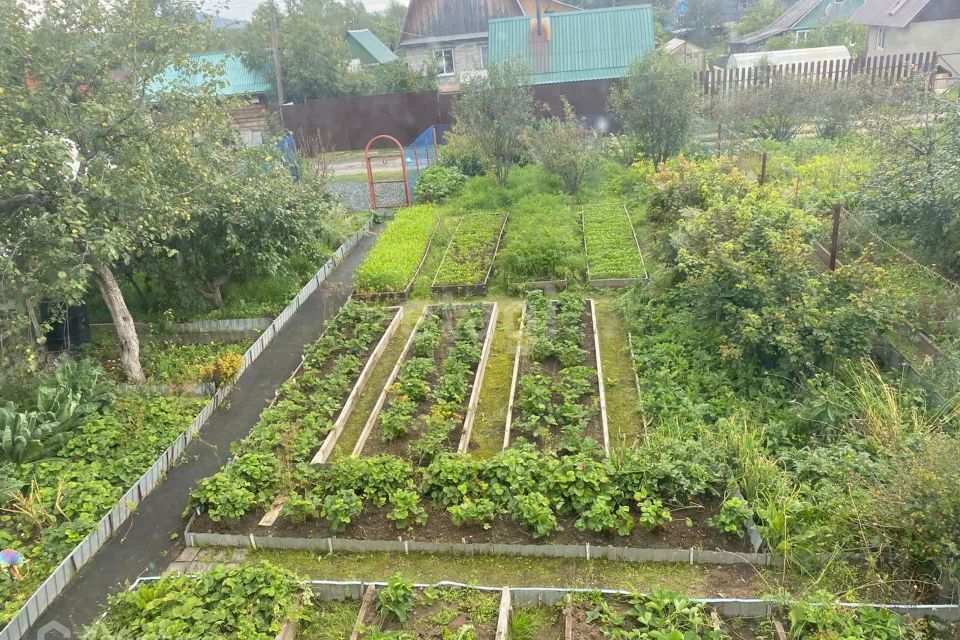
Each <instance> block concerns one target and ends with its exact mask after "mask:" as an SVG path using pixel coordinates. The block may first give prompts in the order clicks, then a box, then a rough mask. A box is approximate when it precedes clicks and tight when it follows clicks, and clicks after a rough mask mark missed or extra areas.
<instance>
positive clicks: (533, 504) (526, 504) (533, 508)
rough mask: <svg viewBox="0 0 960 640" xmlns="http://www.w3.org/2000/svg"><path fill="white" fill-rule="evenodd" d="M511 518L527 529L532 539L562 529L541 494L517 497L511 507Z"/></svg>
mask: <svg viewBox="0 0 960 640" xmlns="http://www.w3.org/2000/svg"><path fill="white" fill-rule="evenodd" d="M513 517H514V519H516V520H519V521H520V522H522V523H523V524H525V525H526V526H527V527H529V528H530V529H531V530H532V532H533V537H534V538H542V537H544V536H548V535H550V534H551V533H553V532H555V531H560V530H561V529H562V527H561V526H560V523H559V522H557V516H556V514H554V512H553V509H552V508H551V507H550V501H549V500H548V499H547V497H546V496H545V495H543V494H542V493H531V494H529V495H525V496H518V497H517V498H516V501H515V502H514V505H513Z"/></svg>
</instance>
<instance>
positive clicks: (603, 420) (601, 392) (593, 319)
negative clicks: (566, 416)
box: [503, 298, 610, 455]
mask: <svg viewBox="0 0 960 640" xmlns="http://www.w3.org/2000/svg"><path fill="white" fill-rule="evenodd" d="M586 302H587V303H588V306H589V312H590V326H589V331H585V332H584V334H585V335H584V339H585V340H586V341H588V342H589V343H592V347H593V357H594V360H595V362H596V365H595V367H594V368H595V369H596V372H597V376H596V377H597V381H596V382H597V398H598V400H599V418H600V435H601V438H600V440H601V444H602V445H603V449H604V451H605V452H606V453H607V455H610V428H609V425H608V423H607V399H606V391H605V389H604V385H603V363H602V362H601V359H600V336H599V333H598V331H597V311H596V304H595V302H594V300H593V299H592V298H590V299H588V300H587V301H586ZM526 319H527V305H526V304H524V307H523V312H522V314H521V319H520V336H519V339H518V341H517V351H516V355H515V357H514V361H513V375H512V378H511V381H510V402H509V405H508V408H507V420H506V425H505V427H504V433H503V448H504V449H506V448H508V447H509V446H510V444H511V439H512V429H513V423H514V420H515V418H514V415H513V413H514V406H515V404H516V396H517V383H518V381H519V379H520V377H521V376H522V373H523V372H521V362H522V361H523V357H524V353H523V351H524V349H523V347H524V336H525V329H526Z"/></svg>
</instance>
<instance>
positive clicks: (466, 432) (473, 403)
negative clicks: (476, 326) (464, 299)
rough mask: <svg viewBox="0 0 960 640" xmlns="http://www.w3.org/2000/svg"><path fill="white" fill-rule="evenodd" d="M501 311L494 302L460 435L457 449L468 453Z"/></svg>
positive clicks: (498, 305)
mask: <svg viewBox="0 0 960 640" xmlns="http://www.w3.org/2000/svg"><path fill="white" fill-rule="evenodd" d="M499 312H500V304H499V303H497V302H494V303H493V310H492V311H491V312H490V321H489V322H488V323H487V335H486V337H485V339H484V341H483V351H481V353H480V363H479V364H478V365H477V373H476V375H475V376H474V378H473V389H472V390H471V391H470V402H469V404H467V414H466V416H465V417H464V419H463V431H462V432H461V435H460V445H459V446H458V447H457V451H459V452H460V453H467V452H468V451H469V450H470V436H471V435H472V434H473V423H474V421H475V420H476V418H477V405H478V404H480V389H481V387H482V386H483V376H484V375H485V374H486V371H487V362H488V361H489V360H490V351H491V350H492V347H493V338H494V336H495V335H496V333H497V316H498V314H499Z"/></svg>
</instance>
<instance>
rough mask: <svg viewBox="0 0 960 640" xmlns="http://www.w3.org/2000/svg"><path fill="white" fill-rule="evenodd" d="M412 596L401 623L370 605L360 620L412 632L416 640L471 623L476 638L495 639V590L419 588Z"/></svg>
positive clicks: (433, 639) (439, 637) (438, 639)
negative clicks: (411, 603)
mask: <svg viewBox="0 0 960 640" xmlns="http://www.w3.org/2000/svg"><path fill="white" fill-rule="evenodd" d="M465 596H466V597H465ZM414 599H415V600H414V606H413V610H412V611H411V612H410V615H409V617H408V618H407V619H406V620H405V621H404V622H403V623H399V622H397V621H396V620H385V619H384V618H383V617H381V616H380V615H379V614H378V613H377V612H376V607H370V609H368V611H367V616H366V618H365V620H364V623H363V624H364V625H366V626H368V627H372V626H376V627H379V628H380V629H381V630H382V631H405V632H407V633H412V634H413V635H414V637H415V638H417V640H443V637H444V631H445V630H450V631H456V630H458V629H459V628H460V627H463V626H465V625H472V626H473V627H474V629H475V630H476V632H477V640H494V637H495V636H496V633H497V615H498V609H499V605H500V596H499V594H497V593H495V592H492V591H491V592H488V593H480V592H473V591H469V592H464V591H460V590H457V589H418V590H416V591H415V592H414ZM491 613H492V619H491ZM360 637H361V638H363V637H364V636H363V635H361V636H360Z"/></svg>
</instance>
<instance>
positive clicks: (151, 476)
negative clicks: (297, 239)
mask: <svg viewBox="0 0 960 640" xmlns="http://www.w3.org/2000/svg"><path fill="white" fill-rule="evenodd" d="M371 225H372V220H368V221H367V222H366V223H365V224H364V225H363V227H361V229H360V230H359V231H358V232H357V233H355V234H354V235H353V236H351V237H350V238H349V239H348V240H347V241H346V242H345V243H344V244H343V245H341V246H340V248H339V249H337V251H336V253H335V254H334V255H333V256H332V257H331V258H330V259H329V260H328V261H327V262H326V264H324V265H323V267H321V269H320V270H319V271H318V272H317V273H316V275H315V276H313V278H311V279H310V281H309V282H308V283H307V284H306V285H305V286H304V287H303V289H301V290H300V293H298V294H297V295H296V296H295V297H294V298H293V300H291V301H290V304H288V305H287V307H286V308H285V309H284V310H283V311H282V312H281V313H280V315H278V316H277V317H276V318H275V319H274V320H273V323H271V324H270V326H269V327H267V328H266V329H265V330H264V332H263V333H262V334H260V337H259V338H258V339H257V341H256V342H254V343H253V345H251V347H250V348H249V349H247V352H246V353H245V354H244V355H243V365H242V366H241V367H240V374H239V375H242V374H243V372H244V371H246V370H247V368H248V367H249V366H250V365H252V364H253V363H254V361H255V360H256V359H257V358H259V357H260V354H261V353H263V351H264V349H266V348H267V346H268V345H269V344H270V343H271V342H272V341H273V339H274V338H275V337H276V336H277V334H278V333H279V332H280V330H281V329H282V328H283V327H284V325H286V324H287V322H289V321H290V319H291V318H292V317H293V314H295V313H296V312H297V310H298V309H299V308H300V307H301V306H302V305H303V303H304V302H306V300H307V298H309V297H310V295H311V294H312V293H313V292H314V291H316V290H317V288H318V287H319V286H320V284H321V283H322V282H324V281H325V280H326V279H327V278H328V277H329V276H330V274H331V273H332V272H333V270H334V269H335V268H336V267H337V265H339V264H340V263H341V262H342V261H343V259H344V258H345V257H346V256H347V254H348V253H350V251H351V250H352V249H353V248H354V247H355V246H356V245H357V243H358V242H359V241H360V239H361V238H362V237H363V236H364V235H366V234H367V233H368V232H369V231H370V228H371ZM231 391H232V387H230V386H228V387H223V388H221V389H220V390H219V391H217V393H216V394H215V395H214V396H213V398H211V399H210V402H209V403H208V404H207V405H206V406H205V407H204V408H203V409H202V410H201V411H200V413H199V414H197V417H196V418H194V420H193V423H192V424H191V425H190V427H189V428H188V429H187V430H186V431H184V432H183V433H181V434H180V435H179V437H177V440H176V441H175V442H174V443H173V444H172V445H170V447H169V448H167V450H166V451H164V452H163V454H162V455H161V456H160V458H159V459H158V460H157V461H156V463H154V465H153V466H152V467H151V468H150V469H149V470H148V471H147V472H146V473H144V474H143V476H142V477H141V478H140V480H139V481H138V482H137V483H136V484H135V485H134V486H132V487H131V488H130V489H129V490H128V491H127V492H126V493H125V494H124V496H123V497H122V498H120V501H119V502H118V503H117V506H115V507H114V508H113V509H111V510H110V511H109V513H107V515H105V516H104V517H103V519H101V520H100V522H99V524H98V525H97V527H96V528H95V529H94V530H93V531H91V532H90V534H89V535H87V537H86V538H84V539H83V540H82V541H81V542H80V543H79V544H78V545H77V546H76V547H74V549H73V551H71V552H70V554H69V555H68V556H67V557H66V558H64V559H63V560H62V561H61V562H60V564H59V565H58V566H57V568H56V569H55V570H54V571H53V573H51V574H50V576H48V577H47V579H46V580H45V581H44V582H43V584H41V585H40V587H39V588H38V589H37V590H36V591H35V592H34V593H33V595H32V596H30V599H29V600H27V602H26V603H25V604H24V605H23V607H22V608H21V609H20V611H19V612H17V615H16V616H14V617H13V619H12V620H10V622H8V623H7V625H6V626H5V627H4V628H3V630H2V631H0V640H21V639H22V638H25V637H26V635H27V632H28V631H29V630H30V628H31V627H32V626H33V625H34V624H35V623H36V622H37V620H39V619H40V616H42V615H43V613H44V612H45V611H46V610H47V608H48V607H49V606H50V603H52V602H53V601H54V599H55V598H56V597H57V596H59V595H60V594H61V593H62V592H63V590H64V589H65V588H66V586H67V585H68V584H69V583H70V581H71V580H72V579H73V578H74V577H75V576H76V575H77V574H78V573H79V572H80V570H81V569H82V568H83V566H84V565H85V564H87V562H89V561H90V558H92V557H93V555H94V554H95V553H96V552H97V551H99V550H100V548H101V547H103V545H104V544H106V542H107V540H109V539H110V536H111V535H113V533H114V532H115V531H117V530H118V529H119V528H120V527H121V526H122V525H123V523H124V522H126V521H127V519H128V518H129V517H130V516H131V515H132V514H133V512H134V511H135V510H136V508H137V507H138V506H139V505H140V503H141V502H143V501H144V500H145V499H146V497H147V496H148V495H150V493H151V492H152V491H153V490H154V489H155V488H156V487H157V485H159V484H160V483H161V482H162V481H163V477H164V474H166V472H167V471H168V470H169V469H170V468H171V467H172V466H173V465H174V463H175V462H176V461H177V459H178V458H179V457H180V455H181V454H182V453H183V452H184V451H185V450H186V448H187V445H189V444H190V442H191V441H192V440H193V438H194V436H195V435H196V434H197V433H199V431H200V429H202V428H203V425H204V424H206V422H207V420H209V419H210V416H212V415H213V413H214V412H215V411H216V410H217V408H218V407H219V406H220V405H221V404H222V403H223V401H224V400H226V398H227V396H229V395H230V392H231Z"/></svg>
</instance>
